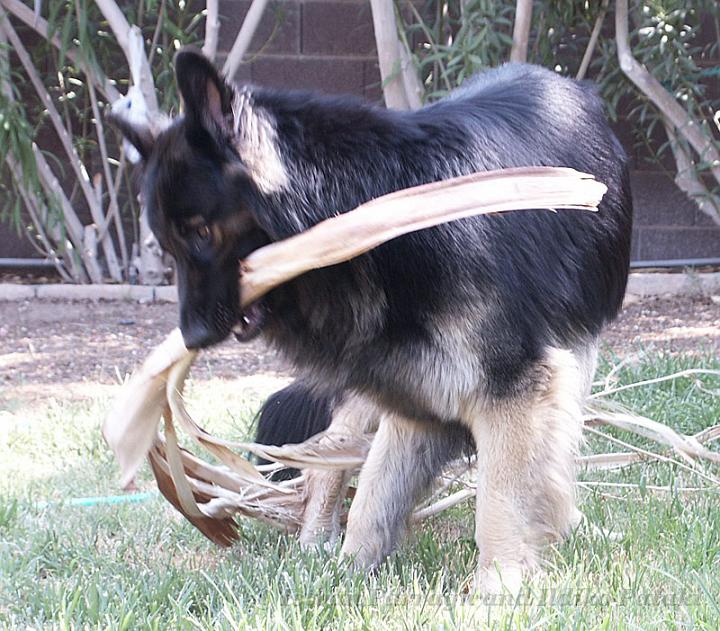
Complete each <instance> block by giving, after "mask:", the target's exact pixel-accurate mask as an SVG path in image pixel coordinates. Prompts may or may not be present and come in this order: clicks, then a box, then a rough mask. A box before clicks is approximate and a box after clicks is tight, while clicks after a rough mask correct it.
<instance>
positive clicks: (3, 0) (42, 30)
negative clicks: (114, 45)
mask: <svg viewBox="0 0 720 631" xmlns="http://www.w3.org/2000/svg"><path fill="white" fill-rule="evenodd" d="M0 6H3V7H5V9H6V10H7V11H8V12H9V13H11V14H12V15H14V16H15V17H16V18H18V19H19V20H21V21H22V22H23V23H24V24H25V25H27V26H29V27H30V28H32V29H33V30H34V31H35V32H36V33H38V34H39V35H40V36H41V37H43V38H45V39H46V40H47V41H49V42H50V43H51V44H52V45H53V46H55V48H58V49H60V48H62V47H63V44H62V42H61V41H60V38H59V37H58V36H57V35H55V36H53V37H49V32H50V31H49V28H48V23H47V21H46V20H45V19H43V18H42V17H36V16H35V15H34V14H33V11H32V9H30V8H29V7H28V6H27V5H25V4H23V3H22V2H21V1H20V0H0ZM65 54H66V55H67V57H68V59H70V60H71V61H72V62H73V63H75V64H78V65H80V64H81V62H82V61H83V55H82V53H81V52H80V51H79V50H78V49H77V48H74V47H71V48H69V49H67V50H66V52H65ZM89 71H90V74H89V75H88V80H89V81H92V82H93V83H94V84H95V87H96V88H97V89H98V90H100V92H102V94H103V95H105V98H106V99H107V100H108V102H109V103H112V102H114V101H116V100H117V99H119V98H120V93H119V92H118V91H117V88H115V86H114V85H113V84H112V83H111V82H110V80H109V79H108V78H107V77H106V76H105V75H103V74H102V73H101V72H100V71H99V70H97V69H89Z"/></svg>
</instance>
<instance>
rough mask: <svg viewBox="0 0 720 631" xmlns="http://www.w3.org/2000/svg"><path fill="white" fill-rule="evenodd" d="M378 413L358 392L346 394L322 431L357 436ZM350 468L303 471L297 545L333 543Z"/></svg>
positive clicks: (330, 437) (371, 424)
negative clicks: (302, 498)
mask: <svg viewBox="0 0 720 631" xmlns="http://www.w3.org/2000/svg"><path fill="white" fill-rule="evenodd" d="M380 414H381V412H380V410H379V409H378V408H377V406H376V405H375V404H374V403H372V401H370V400H368V399H367V398H366V397H364V396H361V395H359V394H354V393H353V394H349V395H348V396H347V397H346V398H345V399H344V400H343V401H342V402H341V403H340V404H339V405H338V407H337V408H336V409H335V410H334V411H333V418H332V422H331V423H330V427H329V428H328V429H327V430H326V432H325V434H326V436H327V440H333V437H334V436H335V437H343V436H345V437H347V436H358V435H360V434H364V433H365V432H369V431H373V430H374V429H375V428H376V427H377V425H378V420H379V415H380ZM352 473H353V472H352V471H328V470H323V469H306V470H305V509H304V512H303V525H302V528H301V529H300V537H299V538H300V544H301V545H302V546H306V547H310V546H314V545H319V544H324V543H327V544H333V543H334V542H335V541H336V540H337V538H338V537H339V535H340V532H341V530H342V524H341V517H342V506H343V501H344V500H345V497H346V495H347V489H348V485H349V484H350V479H351V478H352Z"/></svg>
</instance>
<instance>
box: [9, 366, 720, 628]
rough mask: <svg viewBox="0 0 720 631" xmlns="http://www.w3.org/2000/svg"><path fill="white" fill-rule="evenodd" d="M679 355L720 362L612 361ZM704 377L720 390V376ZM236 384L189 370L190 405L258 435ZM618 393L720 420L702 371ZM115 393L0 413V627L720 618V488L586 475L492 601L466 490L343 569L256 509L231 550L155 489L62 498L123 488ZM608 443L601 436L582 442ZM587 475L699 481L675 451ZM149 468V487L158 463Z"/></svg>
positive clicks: (637, 373)
mask: <svg viewBox="0 0 720 631" xmlns="http://www.w3.org/2000/svg"><path fill="white" fill-rule="evenodd" d="M685 367H714V368H718V367H720V364H719V363H718V361H717V359H714V358H708V357H705V358H702V357H701V358H690V357H680V358H678V357H670V356H666V355H662V354H657V353H655V354H653V355H651V356H650V357H647V358H645V359H644V360H643V361H642V362H641V363H640V364H639V365H635V366H632V367H628V368H626V369H624V370H622V371H621V372H620V373H619V375H618V377H619V379H620V382H621V383H629V382H632V381H637V380H639V379H646V378H651V377H654V376H659V375H662V374H668V373H670V372H674V371H677V370H680V369H682V368H685ZM608 368H609V365H608V363H607V362H605V363H604V364H602V365H601V368H600V374H602V373H603V372H605V371H607V370H608ZM704 383H705V387H706V388H711V389H715V390H717V389H718V385H719V384H718V380H717V379H714V380H713V379H705V380H704ZM211 390H212V392H211ZM236 390H237V388H235V389H234V388H233V384H232V383H223V382H220V381H215V382H214V383H213V388H210V387H208V386H207V385H205V386H203V387H202V388H195V389H193V388H192V386H191V387H190V391H189V399H190V400H191V401H193V405H192V406H191V407H192V409H191V411H192V412H193V413H194V414H196V415H197V417H198V418H202V419H203V420H204V421H205V420H207V421H208V422H207V423H206V425H207V426H208V428H209V429H211V430H212V431H214V432H218V433H222V434H224V435H227V436H236V437H243V436H246V435H247V433H248V423H249V419H250V418H251V417H252V412H253V410H254V409H255V408H256V407H257V406H258V404H259V402H260V400H261V397H262V394H263V393H260V392H237V391H236ZM617 399H618V400H619V401H621V402H622V403H624V404H626V405H627V406H629V407H631V408H632V409H633V410H635V411H637V412H640V413H642V414H646V415H648V416H651V417H653V418H656V419H657V420H660V421H663V422H667V423H670V424H671V425H672V426H673V427H677V428H678V429H680V430H682V431H683V432H696V431H699V430H700V429H702V428H704V427H707V426H709V425H711V424H714V423H717V422H718V420H719V419H720V397H717V396H713V395H711V394H708V393H707V392H704V391H703V390H702V389H700V388H699V387H698V386H697V383H696V380H695V379H680V380H678V381H675V382H672V383H664V384H658V385H654V386H650V387H646V388H643V389H641V390H630V391H626V392H623V393H622V394H620V395H618V397H617ZM107 405H108V402H107V400H97V401H93V402H89V403H70V402H65V403H63V402H50V403H48V404H47V405H43V406H40V407H35V408H33V409H32V410H28V411H27V414H24V413H23V411H22V410H21V409H14V410H13V414H12V415H10V414H5V415H3V414H2V413H0V628H17V629H25V628H68V629H76V628H103V629H105V628H107V629H145V628H149V629H184V628H188V629H216V628H227V629H237V628H253V629H255V628H258V629H360V628H362V629H364V628H368V629H385V628H388V629H414V628H420V627H432V628H461V629H473V628H482V627H484V626H487V627H488V628H508V629H516V628H517V629H526V628H536V629H548V628H549V629H568V628H570V629H575V628H577V629H613V630H614V629H654V628H660V629H676V628H678V627H680V628H698V629H713V630H715V629H717V628H718V625H719V621H720V493H717V492H712V491H711V492H701V493H693V494H673V493H651V492H649V491H647V490H646V489H643V488H641V489H640V490H615V489H610V490H608V489H606V488H602V487H593V489H591V490H584V489H581V490H580V508H581V509H582V511H583V512H584V513H585V515H586V521H585V522H584V523H583V524H582V525H581V526H580V527H579V528H578V529H577V530H576V532H574V533H573V534H572V536H571V537H570V538H569V539H568V540H567V541H565V542H563V543H562V544H560V545H557V546H555V547H552V548H549V549H548V550H547V551H546V554H545V558H546V561H547V567H546V571H545V574H544V576H543V577H542V578H539V579H537V580H535V581H534V582H533V583H532V584H530V585H529V586H528V588H527V589H526V590H525V591H524V592H523V593H522V594H521V596H520V598H519V599H518V600H517V601H513V600H512V599H511V598H509V597H507V598H504V599H494V600H487V599H486V600H483V599H480V598H471V597H468V596H467V595H466V594H465V592H464V586H465V585H466V581H467V580H468V579H469V577H470V576H471V575H472V572H473V567H474V562H475V554H476V552H475V546H474V542H473V539H472V528H473V512H472V508H471V506H470V505H467V506H462V507H457V508H455V509H453V510H452V511H450V512H449V513H448V514H445V515H442V516H439V517H437V518H435V519H434V520H433V521H431V522H430V523H426V524H424V525H423V526H422V527H421V528H420V529H419V530H418V531H417V532H414V533H413V535H412V537H411V539H410V540H409V541H408V543H407V544H406V545H405V546H404V547H403V548H402V549H401V550H400V551H399V552H398V553H397V554H396V555H394V556H393V557H392V559H391V560H390V561H389V562H388V563H387V564H386V565H385V566H383V568H382V569H381V570H380V571H379V572H378V573H377V574H375V575H373V576H369V577H365V576H358V575H351V574H349V573H348V572H347V571H346V569H345V567H343V566H342V565H340V564H338V563H337V562H336V561H335V558H336V553H337V550H335V551H329V552H328V551H322V552H312V553H310V552H304V551H301V550H300V548H299V546H298V545H297V543H296V542H295V541H294V540H293V539H292V538H290V537H286V536H283V535H281V534H278V533H277V532H276V531H274V530H272V529H270V528H268V527H264V526H262V525H259V524H255V523H243V525H242V539H241V541H240V543H239V544H238V545H237V546H235V547H234V548H233V549H231V550H220V549H218V548H216V547H214V546H213V545H212V544H210V543H209V542H208V541H207V540H205V539H204V538H203V537H202V535H201V534H200V533H198V532H197V531H196V530H195V529H193V528H192V527H191V526H190V524H188V523H186V522H185V521H184V520H182V519H181V518H179V517H177V516H176V514H175V513H174V512H173V510H172V508H171V507H170V506H169V505H168V504H167V503H166V502H165V501H164V500H162V499H161V498H159V497H158V498H155V499H152V500H150V501H148V502H146V503H142V504H132V505H128V504H124V505H113V506H95V507H91V508H81V507H73V506H68V505H63V500H67V499H69V498H72V497H78V496H89V495H93V496H94V495H103V494H114V493H117V470H116V468H115V465H114V462H113V460H112V457H111V454H110V453H109V451H108V449H107V448H106V447H105V445H104V443H103V441H102V439H101V438H100V436H99V432H98V431H97V430H98V424H99V421H100V420H101V419H102V418H103V415H104V413H105V411H106V409H107ZM615 435H616V436H618V437H620V436H621V437H622V438H623V439H625V440H629V441H632V442H635V443H637V444H645V445H648V446H650V443H648V442H647V441H644V442H643V441H641V440H639V439H634V438H633V437H628V436H627V435H626V434H622V433H620V432H615ZM608 448H609V445H608V444H607V443H606V442H605V441H603V440H602V439H598V438H594V437H593V438H591V439H590V440H589V441H588V445H587V446H586V449H588V450H590V449H592V450H596V451H597V450H607V449H608ZM714 473H715V474H716V475H720V471H718V470H717V468H716V469H715V471H714ZM581 478H582V479H583V480H595V481H598V480H602V481H614V482H631V483H640V484H668V483H674V484H677V486H690V485H695V484H697V483H698V480H697V479H694V478H693V476H692V475H690V474H688V473H687V472H685V471H683V470H682V469H679V468H675V467H672V466H667V465H642V466H635V467H632V468H629V469H626V470H623V471H621V472H613V473H603V474H592V475H591V474H583V475H582V476H581ZM140 484H141V486H142V487H143V488H146V489H151V488H152V486H153V485H152V481H151V479H150V478H149V474H148V472H147V471H145V472H144V473H143V476H142V478H141V480H140ZM44 502H50V504H49V505H45V504H43V503H44Z"/></svg>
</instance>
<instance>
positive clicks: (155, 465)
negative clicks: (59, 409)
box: [103, 168, 720, 545]
mask: <svg viewBox="0 0 720 631" xmlns="http://www.w3.org/2000/svg"><path fill="white" fill-rule="evenodd" d="M604 191H605V187H604V186H603V185H602V184H600V183H598V182H597V181H595V180H594V179H593V178H592V177H591V176H588V175H585V174H581V173H577V172H575V171H572V170H570V169H552V168H532V169H511V170H503V171H496V172H490V173H482V174H475V175H471V176H465V177H461V178H455V179H452V180H447V181H444V182H440V183H436V184H430V185H425V186H420V187H416V188H414V189H408V190H405V191H400V192H399V193H394V194H391V195H387V196H384V197H381V198H378V199H376V200H373V201H372V202H369V203H368V204H364V205H363V206H360V207H359V208H357V209H355V210H354V211H352V212H350V213H346V214H344V215H340V216H338V217H335V218H333V219H330V220H328V221H326V222H323V223H322V224H319V225H318V226H316V227H314V228H312V229H310V230H308V231H307V232H305V233H302V234H300V235H298V236H296V237H292V238H290V239H288V240H286V241H282V242H278V243H275V244H272V245H270V246H267V247H265V248H261V249H260V250H257V251H256V252H254V253H253V254H252V255H251V256H250V257H249V258H248V259H246V260H245V261H243V263H242V264H241V274H240V288H241V296H242V302H243V306H247V305H249V304H251V303H252V302H254V301H255V300H257V299H258V298H259V297H260V296H262V295H263V294H264V293H266V292H267V291H270V290H271V289H272V288H273V287H276V286H278V285H279V284H281V283H283V282H285V281H287V280H290V279H291V278H294V277H295V276H298V275H300V274H302V273H304V272H306V271H308V270H311V269H317V268H319V267H324V266H328V265H333V264H336V263H339V262H342V261H345V260H349V259H350V258H352V257H354V256H357V255H359V254H361V253H362V252H366V251H367V250H369V249H371V248H373V247H376V246H377V245H379V244H381V243H383V242H385V241H387V240H389V239H392V238H394V237H397V236H400V235H402V234H405V233H407V232H411V231H413V230H419V229H422V228H426V227H430V226H432V225H436V224H438V223H442V222H445V221H450V220H453V219H459V218H462V217H468V216H472V215H477V214H487V213H494V212H502V211H507V210H522V209H536V208H548V209H555V208H576V209H581V210H592V209H594V208H596V206H597V204H598V203H599V201H600V199H601V198H602V195H603V194H604ZM478 200H481V201H478ZM418 202H422V203H418ZM418 208H423V209H430V210H429V211H427V212H424V213H422V214H421V213H418ZM308 253H312V255H308ZM196 355H197V353H196V352H194V351H189V350H187V349H186V348H185V345H184V343H183V340H182V335H181V334H180V331H179V330H177V329H176V330H175V331H173V332H172V333H171V334H170V335H169V336H168V338H167V339H166V340H165V341H164V342H163V343H162V344H161V345H160V346H158V347H157V348H156V349H155V350H154V351H153V352H152V353H151V354H150V356H149V357H148V358H147V360H146V361H145V363H144V364H143V366H142V367H141V368H140V369H139V370H138V371H137V372H136V374H135V375H133V377H132V378H131V380H130V381H129V382H128V384H127V386H126V387H125V388H124V391H123V393H122V395H121V397H120V399H119V400H118V401H117V403H116V405H115V407H114V409H113V411H112V412H111V414H110V415H109V417H108V419H107V420H106V422H105V424H104V426H103V434H104V436H105V438H106V440H107V442H108V443H109V445H110V446H111V447H112V449H113V451H114V452H115V454H116V456H117V459H118V462H119V464H120V468H121V471H122V478H123V484H124V485H128V484H129V483H130V482H131V481H132V480H133V479H134V477H135V474H136V473H137V471H138V469H139V467H140V466H141V465H142V463H143V462H144V460H145V459H146V458H147V459H148V460H149V462H150V465H151V467H152V471H153V473H154V475H155V478H156V480H157V484H158V487H159V489H160V491H161V493H162V494H163V495H164V496H165V497H166V498H167V499H168V501H170V503H172V504H173V506H175V508H177V509H178V510H179V511H180V512H181V513H182V514H183V515H184V516H185V517H186V518H187V519H188V520H189V521H190V522H191V523H192V524H194V525H195V526H196V527H197V528H198V529H199V530H200V531H202V532H203V533H204V534H205V535H206V536H207V537H209V538H210V539H211V540H212V541H214V542H216V543H218V544H220V545H229V544H230V543H232V541H233V540H235V539H236V538H237V536H238V535H237V521H236V520H237V518H238V517H252V518H256V519H259V520H262V521H264V522H267V523H270V524H272V525H274V526H277V527H279V528H281V529H283V530H285V531H290V532H294V531H297V530H299V529H300V527H301V526H302V519H303V509H304V485H305V477H304V475H301V476H299V477H297V478H293V479H291V480H286V481H282V482H275V481H271V480H270V479H269V478H268V475H267V474H268V473H269V472H270V471H273V470H275V469H278V468H282V467H296V468H300V469H304V468H307V467H310V468H314V469H343V470H352V469H355V470H359V469H360V467H361V466H362V464H363V462H364V460H365V456H366V454H367V451H368V449H369V447H370V444H371V442H372V438H373V435H372V434H366V435H364V436H359V437H358V436H345V435H339V434H337V433H333V432H332V428H331V429H330V430H328V431H327V432H323V433H321V434H318V435H317V436H315V437H313V438H311V439H310V440H308V441H306V442H304V443H301V444H299V445H285V446H282V447H270V446H266V445H259V444H255V443H248V442H236V441H229V440H223V439H221V438H217V437H215V436H213V435H211V434H209V433H208V432H206V431H205V430H204V429H203V428H202V427H200V426H199V425H198V424H197V423H196V422H195V421H194V420H193V419H192V418H191V416H190V415H189V414H188V412H187V410H186V409H185V405H184V403H183V398H182V390H183V384H184V382H185V379H186V377H187V375H188V372H189V370H190V367H191V365H192V363H193V361H194V359H195V357H196ZM619 368H621V366H618V367H617V369H616V370H614V371H612V372H611V373H610V374H609V375H608V377H607V378H606V380H605V381H604V382H603V384H600V385H603V386H604V387H603V389H602V390H601V391H600V392H598V393H597V394H594V395H592V396H591V398H590V401H589V404H588V407H587V410H586V412H587V416H586V418H585V428H586V430H587V431H588V432H592V433H599V434H601V435H602V436H604V437H605V438H606V439H607V440H609V441H611V442H614V443H616V444H619V445H621V446H622V447H623V448H624V451H622V452H614V453H608V454H598V455H591V456H583V457H581V458H580V459H579V461H580V465H581V466H583V467H585V468H586V469H616V468H621V467H625V466H629V465H633V464H636V463H639V462H645V461H650V460H659V461H663V462H672V463H675V464H676V465H677V466H679V467H682V468H684V469H685V470H687V471H689V472H691V473H692V474H693V475H695V476H697V478H698V479H701V480H702V481H703V483H704V486H703V487H693V490H702V489H704V488H708V486H709V485H710V486H711V487H713V488H718V489H720V479H718V478H716V477H715V476H714V475H712V473H710V472H709V471H707V470H706V469H705V468H704V467H703V463H705V462H710V463H714V464H719V463H720V454H718V453H717V452H714V451H711V450H709V449H707V448H706V447H705V443H708V442H710V441H713V440H715V439H717V438H720V425H715V426H713V427H711V428H709V429H707V430H705V431H703V432H701V433H700V434H697V435H695V436H685V435H682V434H679V433H677V432H675V431H674V430H672V429H671V428H669V427H667V426H666V425H663V424H661V423H658V422H656V421H653V420H651V419H647V418H643V417H639V416H636V415H632V414H629V413H626V412H624V411H622V410H619V409H613V408H612V407H611V406H610V405H609V404H608V403H607V397H609V396H610V395H613V394H615V393H617V392H619V391H621V390H623V389H628V388H634V387H641V386H643V385H647V384H649V383H655V382H658V381H660V380H664V379H674V378H677V377H680V376H687V375H690V374H698V373H701V372H705V373H712V374H715V375H720V371H699V370H695V371H683V372H682V373H678V374H676V375H671V376H668V377H664V378H660V379H656V380H652V381H650V382H639V383H636V384H630V385H625V386H619V387H616V386H614V385H613V377H614V374H615V373H616V372H617V370H619ZM161 419H162V420H163V421H164V422H163V425H164V432H162V433H161V432H160V425H161ZM175 423H177V424H178V425H179V426H180V427H181V428H182V430H183V431H184V432H185V433H186V434H187V435H188V436H189V437H190V438H191V439H192V440H193V441H194V442H195V443H197V444H198V445H199V446H201V447H203V448H204V449H205V450H206V451H207V452H209V453H210V454H211V455H212V456H213V457H214V458H215V459H216V460H217V461H218V464H210V463H208V462H206V461H204V460H202V459H200V458H198V457H197V456H196V455H194V454H193V453H191V452H190V451H188V450H187V449H184V448H182V447H180V445H179V443H178V436H177V432H176V427H175ZM601 425H609V426H614V427H617V428H620V429H623V430H627V431H630V432H634V433H636V434H639V435H641V436H644V437H646V438H650V439H652V440H654V441H656V442H657V443H659V444H660V445H662V446H663V447H664V451H662V452H654V451H650V450H647V449H641V448H638V447H635V446H632V445H631V444H629V443H627V442H624V441H621V440H619V439H617V438H615V437H613V436H611V435H609V434H607V433H604V432H600V430H598V429H597V428H598V426H601ZM247 452H250V453H252V454H255V455H257V456H261V457H262V458H264V459H266V460H269V461H272V462H274V463H275V464H272V465H265V466H257V465H255V464H253V463H252V462H251V461H250V460H249V459H248V458H246V457H245V456H244V455H241V453H247ZM473 471H474V462H473V461H472V460H467V459H465V460H459V461H457V462H454V463H452V464H451V465H450V466H449V467H448V468H447V469H446V471H445V472H444V474H443V475H442V476H441V477H440V478H439V482H438V486H437V488H436V489H435V491H434V492H433V493H432V495H431V496H430V497H429V498H428V500H427V501H426V502H425V503H424V504H423V505H421V506H420V507H418V509H417V510H416V512H415V514H414V519H415V520H422V519H424V518H427V517H429V516H431V515H435V514H437V513H439V512H441V511H443V510H446V509H448V508H450V507H452V506H455V505H457V504H459V503H461V502H463V501H466V500H468V499H469V498H471V497H473V496H474V494H475V488H474V479H475V476H474V474H473ZM609 484H611V483H609ZM657 488H658V489H659V490H662V489H663V488H664V487H657Z"/></svg>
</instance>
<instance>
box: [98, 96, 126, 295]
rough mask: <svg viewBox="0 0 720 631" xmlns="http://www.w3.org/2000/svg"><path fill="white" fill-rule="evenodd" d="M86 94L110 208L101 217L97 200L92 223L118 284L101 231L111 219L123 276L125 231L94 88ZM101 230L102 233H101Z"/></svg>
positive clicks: (109, 243)
mask: <svg viewBox="0 0 720 631" xmlns="http://www.w3.org/2000/svg"><path fill="white" fill-rule="evenodd" d="M88 92H89V94H90V104H91V106H92V111H93V118H94V119H95V129H96V131H97V139H98V147H99V148H100V161H101V162H102V165H103V173H104V175H105V183H106V186H107V188H108V195H109V197H110V206H109V209H108V214H107V217H103V216H102V195H101V196H100V198H99V200H98V209H97V210H98V212H97V216H96V215H93V221H94V222H95V224H96V225H97V227H98V236H99V238H100V239H102V244H103V251H104V252H105V260H106V262H107V264H108V270H109V271H110V275H111V276H112V277H113V278H114V279H115V280H117V281H118V282H120V281H121V280H122V279H123V274H122V270H120V268H119V266H118V263H117V258H116V256H115V247H114V245H113V243H112V240H111V239H110V238H109V237H108V235H107V231H105V230H103V228H104V224H105V223H106V222H109V221H110V219H111V217H112V218H113V219H114V222H115V232H116V234H117V239H118V245H119V247H120V257H121V260H122V269H123V270H124V272H125V274H127V272H128V265H129V257H128V249H127V243H126V242H125V230H124V229H123V225H122V221H121V217H120V205H119V204H118V199H117V194H116V190H115V186H114V182H113V177H112V173H111V172H110V160H109V155H108V151H107V145H106V143H105V126H104V125H103V118H102V115H101V114H100V107H99V106H98V101H97V95H96V94H95V88H94V87H93V86H92V85H88ZM101 230H102V232H101Z"/></svg>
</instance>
